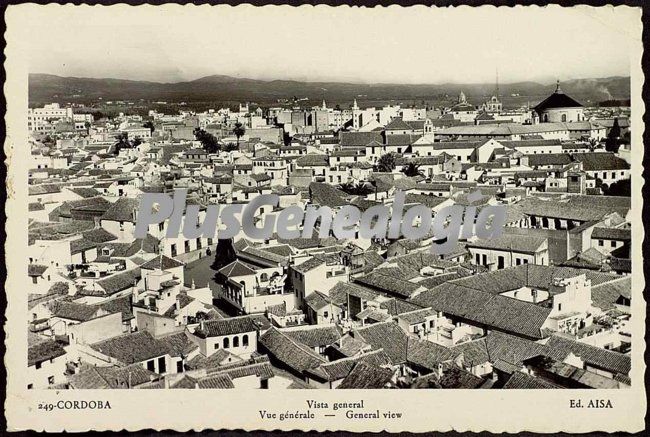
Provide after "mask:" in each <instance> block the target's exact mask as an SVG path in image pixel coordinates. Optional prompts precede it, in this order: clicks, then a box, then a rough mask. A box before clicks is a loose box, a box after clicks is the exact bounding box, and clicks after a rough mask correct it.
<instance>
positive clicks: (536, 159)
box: [503, 141, 572, 168]
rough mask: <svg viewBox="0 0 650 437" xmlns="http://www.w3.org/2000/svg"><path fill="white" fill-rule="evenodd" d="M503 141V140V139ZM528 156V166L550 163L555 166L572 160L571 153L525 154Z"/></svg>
mask: <svg viewBox="0 0 650 437" xmlns="http://www.w3.org/2000/svg"><path fill="white" fill-rule="evenodd" d="M503 142H505V141H503ZM525 157H526V158H528V165H529V166H530V167H533V168H535V167H539V166H542V165H552V166H556V167H560V166H564V165H567V164H570V163H571V162H572V160H571V155H569V154H568V153H540V154H533V155H525Z"/></svg>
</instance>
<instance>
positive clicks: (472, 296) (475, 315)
mask: <svg viewBox="0 0 650 437" xmlns="http://www.w3.org/2000/svg"><path fill="white" fill-rule="evenodd" d="M413 302H415V303H417V304H419V305H422V306H426V307H431V308H433V309H434V310H437V311H442V312H443V313H447V314H450V315H452V316H455V317H460V318H463V319H466V320H469V321H471V322H474V323H478V324H481V325H486V326H488V327H492V328H494V329H498V330H501V331H504V332H509V333H513V334H517V335H521V336H525V337H530V338H542V332H541V328H542V325H543V324H544V322H546V319H547V318H548V315H549V314H550V312H551V309H550V308H545V307H541V306H538V305H534V304H531V303H528V302H523V301H519V300H516V299H512V298H509V297H504V296H500V295H494V294H491V293H487V292H484V291H478V290H473V289H469V288H466V287H461V286H458V285H456V284H454V283H453V282H449V283H445V284H442V285H439V286H438V287H436V288H434V289H432V290H427V291H424V292H422V293H420V294H419V295H417V296H416V297H415V298H414V299H413Z"/></svg>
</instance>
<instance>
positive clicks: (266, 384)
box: [260, 379, 269, 389]
mask: <svg viewBox="0 0 650 437" xmlns="http://www.w3.org/2000/svg"><path fill="white" fill-rule="evenodd" d="M260 388H264V389H267V388H269V380H268V379H262V380H260Z"/></svg>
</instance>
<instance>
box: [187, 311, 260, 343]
mask: <svg viewBox="0 0 650 437" xmlns="http://www.w3.org/2000/svg"><path fill="white" fill-rule="evenodd" d="M257 329H258V326H257V324H256V323H255V321H254V320H253V319H252V318H251V317H250V316H239V317H230V318H226V319H220V320H206V321H203V322H201V323H200V324H199V326H198V327H197V328H196V331H194V334H195V335H196V336H198V337H201V338H206V337H219V336H222V335H233V334H243V333H247V332H255V331H257Z"/></svg>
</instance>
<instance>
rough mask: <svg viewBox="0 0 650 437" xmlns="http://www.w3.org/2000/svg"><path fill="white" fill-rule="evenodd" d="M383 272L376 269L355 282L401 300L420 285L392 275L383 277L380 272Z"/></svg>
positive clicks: (411, 293) (410, 294)
mask: <svg viewBox="0 0 650 437" xmlns="http://www.w3.org/2000/svg"><path fill="white" fill-rule="evenodd" d="M383 270H384V269H378V270H375V271H373V272H370V273H368V274H367V275H365V276H361V277H359V278H356V279H355V282H357V283H360V284H362V285H366V286H369V287H372V288H375V289H377V290H381V291H384V292H387V293H390V294H392V295H397V296H399V297H402V298H408V297H410V296H412V295H413V293H415V292H416V291H417V290H418V289H420V285H418V284H416V283H413V282H408V281H405V280H404V279H401V278H398V277H395V276H393V275H385V274H383V272H382V271H383Z"/></svg>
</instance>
